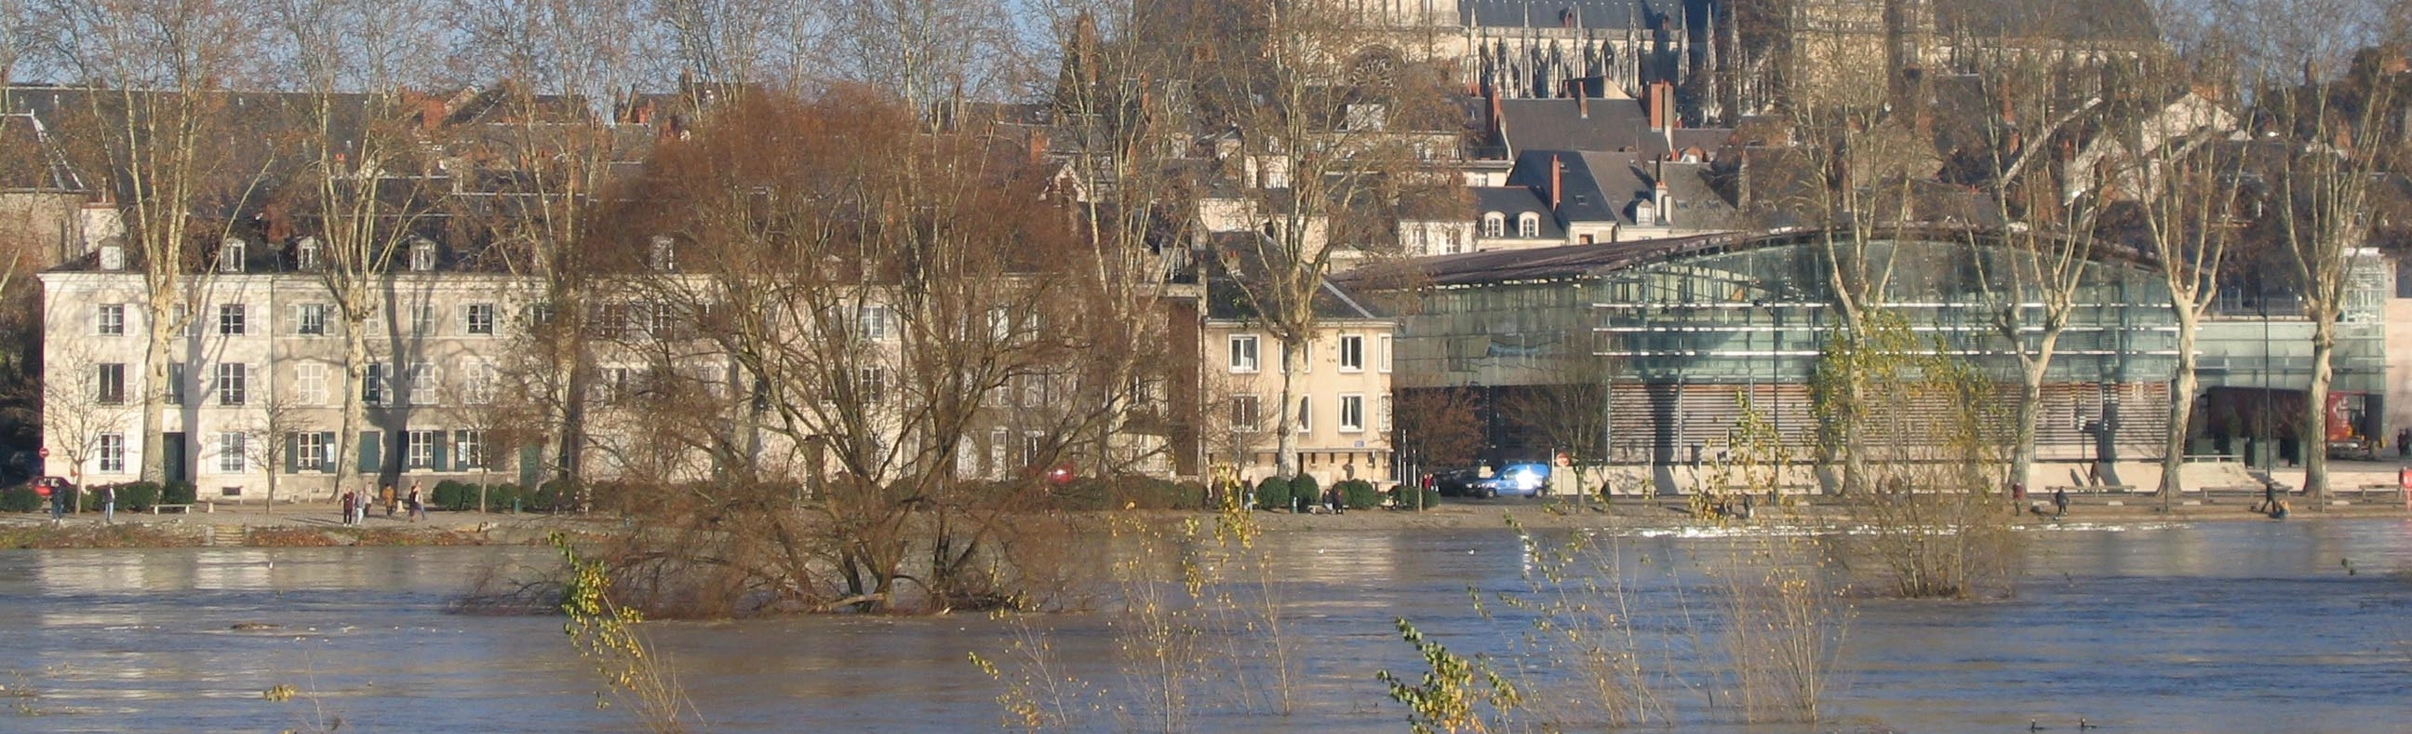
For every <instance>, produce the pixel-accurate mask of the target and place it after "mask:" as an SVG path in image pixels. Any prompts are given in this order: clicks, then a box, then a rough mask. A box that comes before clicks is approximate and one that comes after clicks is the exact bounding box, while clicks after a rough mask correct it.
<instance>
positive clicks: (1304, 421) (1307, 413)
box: [1297, 395, 1315, 433]
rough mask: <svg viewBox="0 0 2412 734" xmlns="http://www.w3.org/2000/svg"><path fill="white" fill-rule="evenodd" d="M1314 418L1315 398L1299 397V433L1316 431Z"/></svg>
mask: <svg viewBox="0 0 2412 734" xmlns="http://www.w3.org/2000/svg"><path fill="white" fill-rule="evenodd" d="M1314 417H1315V402H1314V399H1313V398H1309V397H1307V396H1305V395H1300V396H1298V415H1297V418H1298V430H1299V432H1301V433H1303V432H1306V431H1311V430H1314V426H1315V421H1314Z"/></svg>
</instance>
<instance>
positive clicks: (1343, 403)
mask: <svg viewBox="0 0 2412 734" xmlns="http://www.w3.org/2000/svg"><path fill="white" fill-rule="evenodd" d="M1340 430H1341V431H1342V432H1344V433H1357V432H1360V431H1363V430H1365V396H1363V395H1342V396H1340Z"/></svg>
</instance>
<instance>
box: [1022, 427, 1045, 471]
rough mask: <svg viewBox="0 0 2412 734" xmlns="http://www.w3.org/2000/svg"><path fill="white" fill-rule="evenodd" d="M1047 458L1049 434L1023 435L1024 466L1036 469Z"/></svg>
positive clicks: (1031, 433)
mask: <svg viewBox="0 0 2412 734" xmlns="http://www.w3.org/2000/svg"><path fill="white" fill-rule="evenodd" d="M1046 457H1047V434H1044V433H1039V432H1037V431H1031V432H1029V433H1025V434H1022V466H1028V467H1035V466H1038V465H1039V460H1040V459H1044V458H1046Z"/></svg>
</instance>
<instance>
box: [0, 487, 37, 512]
mask: <svg viewBox="0 0 2412 734" xmlns="http://www.w3.org/2000/svg"><path fill="white" fill-rule="evenodd" d="M43 507H44V505H43V503H42V495H40V494H38V493H35V492H34V488H33V487H30V486H16V487H10V488H7V489H0V512H33V511H35V510H40V509H42V508H43Z"/></svg>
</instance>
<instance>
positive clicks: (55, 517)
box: [50, 482, 75, 525]
mask: <svg viewBox="0 0 2412 734" xmlns="http://www.w3.org/2000/svg"><path fill="white" fill-rule="evenodd" d="M74 496H75V490H74V489H73V488H70V487H68V486H67V483H66V482H56V483H53V484H51V485H50V524H52V525H57V524H59V523H60V522H63V521H65V520H66V519H67V507H68V504H67V503H69V502H73V501H75V500H74Z"/></svg>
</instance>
